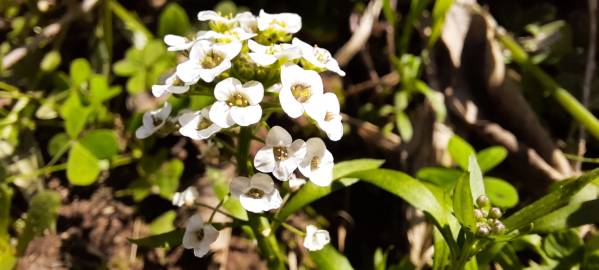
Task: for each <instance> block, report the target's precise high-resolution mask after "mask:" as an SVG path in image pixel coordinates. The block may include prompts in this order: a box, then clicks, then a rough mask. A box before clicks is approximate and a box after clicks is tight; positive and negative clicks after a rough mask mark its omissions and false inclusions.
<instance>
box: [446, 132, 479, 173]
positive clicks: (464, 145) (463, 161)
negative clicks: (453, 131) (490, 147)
mask: <svg viewBox="0 0 599 270" xmlns="http://www.w3.org/2000/svg"><path fill="white" fill-rule="evenodd" d="M447 151H449V155H451V159H453V161H455V162H456V163H457V164H458V165H460V167H461V168H462V169H464V170H465V171H467V170H468V158H469V157H470V156H471V155H475V154H476V152H475V151H474V148H472V146H471V145H470V144H469V143H468V142H466V141H464V139H462V138H460V137H459V136H457V135H454V136H453V137H451V139H449V143H448V144H447Z"/></svg>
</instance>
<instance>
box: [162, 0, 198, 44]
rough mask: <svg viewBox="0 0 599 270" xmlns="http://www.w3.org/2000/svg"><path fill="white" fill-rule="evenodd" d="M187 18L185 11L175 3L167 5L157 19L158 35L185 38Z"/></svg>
mask: <svg viewBox="0 0 599 270" xmlns="http://www.w3.org/2000/svg"><path fill="white" fill-rule="evenodd" d="M190 28H191V26H190V25H189V17H187V13H186V12H185V10H184V9H183V8H182V7H181V6H179V5H178V4H176V3H169V4H168V5H166V7H164V9H163V10H162V13H160V17H159V18H158V35H159V36H161V37H163V36H165V35H167V34H171V35H179V36H185V35H187V34H188V33H189V30H190Z"/></svg>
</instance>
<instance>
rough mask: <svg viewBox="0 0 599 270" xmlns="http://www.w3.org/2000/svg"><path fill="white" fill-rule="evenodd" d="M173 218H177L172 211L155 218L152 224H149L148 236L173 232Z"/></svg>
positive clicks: (175, 213)
mask: <svg viewBox="0 0 599 270" xmlns="http://www.w3.org/2000/svg"><path fill="white" fill-rule="evenodd" d="M175 218H177V212H175V211H174V210H169V211H166V212H164V214H162V215H160V216H159V217H157V218H155V219H154V220H153V221H152V223H150V225H149V228H150V234H152V235H156V234H163V233H166V232H170V231H172V230H174V229H175V226H174V225H173V222H174V221H175Z"/></svg>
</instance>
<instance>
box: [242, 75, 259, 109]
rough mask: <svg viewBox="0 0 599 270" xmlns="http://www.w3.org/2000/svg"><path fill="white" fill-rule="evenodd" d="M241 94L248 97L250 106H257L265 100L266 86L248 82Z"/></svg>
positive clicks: (256, 82)
mask: <svg viewBox="0 0 599 270" xmlns="http://www.w3.org/2000/svg"><path fill="white" fill-rule="evenodd" d="M239 92H240V93H241V94H244V95H245V96H246V97H247V99H248V101H249V102H250V105H256V104H258V103H260V102H262V99H263V98H264V86H262V83H260V82H258V81H249V82H246V83H245V84H243V87H242V88H241V89H240V91H239Z"/></svg>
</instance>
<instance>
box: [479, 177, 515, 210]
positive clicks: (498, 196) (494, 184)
mask: <svg viewBox="0 0 599 270" xmlns="http://www.w3.org/2000/svg"><path fill="white" fill-rule="evenodd" d="M484 179H485V181H484V182H485V190H486V191H487V196H488V197H489V199H490V200H491V203H492V204H493V205H495V206H497V207H501V208H503V209H507V208H512V207H514V206H516V204H518V201H519V200H520V199H519V196H518V190H516V188H515V187H514V186H512V185H511V184H510V183H508V182H506V181H505V180H503V179H499V178H495V177H488V176H485V178H484Z"/></svg>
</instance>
